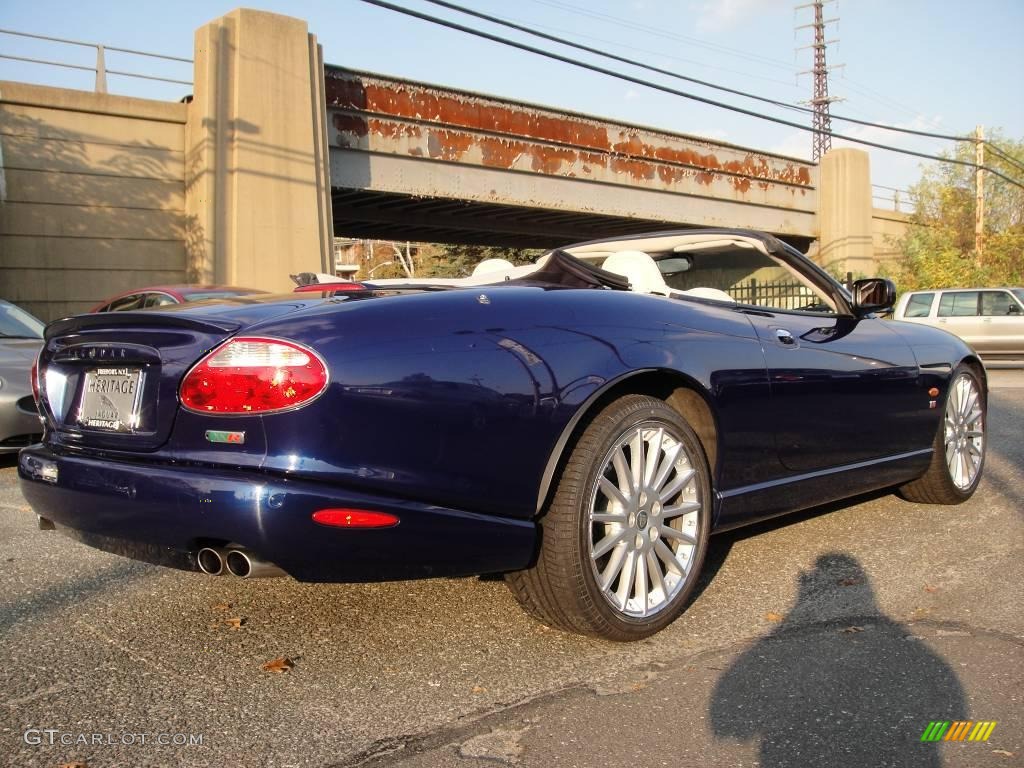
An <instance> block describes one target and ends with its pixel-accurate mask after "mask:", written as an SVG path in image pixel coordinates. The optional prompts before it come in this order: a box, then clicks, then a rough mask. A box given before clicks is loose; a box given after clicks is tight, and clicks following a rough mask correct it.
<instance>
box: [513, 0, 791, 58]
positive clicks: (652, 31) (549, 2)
mask: <svg viewBox="0 0 1024 768" xmlns="http://www.w3.org/2000/svg"><path fill="white" fill-rule="evenodd" d="M533 2H535V3H537V4H538V5H546V6H548V7H549V8H556V9H558V10H562V11H569V12H570V13H574V14H576V15H577V16H585V17H588V18H591V19H596V20H598V21H604V22H607V23H611V24H614V25H615V26H616V27H619V28H621V27H626V28H628V29H632V30H635V31H637V32H644V33H646V34H649V35H654V36H656V37H661V38H665V39H666V40H676V41H679V42H685V43H690V44H691V45H696V46H699V47H701V48H707V49H708V50H712V51H718V52H721V53H725V54H728V55H730V56H735V57H737V58H741V59H746V60H747V61H751V62H753V63H755V64H760V65H762V66H764V65H768V66H772V67H778V68H779V69H783V70H785V71H786V72H792V69H793V68H792V65H791V64H789V63H787V62H785V61H781V60H779V59H772V58H769V57H767V56H761V55H760V54H757V53H751V52H750V51H742V50H740V49H738V48H730V47H728V46H726V45H720V44H718V43H709V42H707V41H706V40H701V39H700V38H697V37H687V36H686V35H680V34H677V33H673V32H667V31H666V30H664V29H659V28H658V27H652V26H650V25H647V24H641V23H639V22H637V21H634V20H632V19H624V18H622V17H621V16H613V15H612V14H608V13H602V12H601V11H595V10H593V9H590V8H582V7H580V6H578V5H573V4H572V3H566V2H559V0H533Z"/></svg>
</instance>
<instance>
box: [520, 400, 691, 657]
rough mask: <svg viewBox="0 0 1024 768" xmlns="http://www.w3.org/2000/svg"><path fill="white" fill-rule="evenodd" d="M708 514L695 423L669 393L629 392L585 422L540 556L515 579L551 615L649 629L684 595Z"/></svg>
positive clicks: (596, 625)
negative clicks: (667, 398)
mask: <svg viewBox="0 0 1024 768" xmlns="http://www.w3.org/2000/svg"><path fill="white" fill-rule="evenodd" d="M710 516H711V482H710V472H709V470H708V466H707V460H706V458H705V456H704V451H703V449H702V448H701V445H700V442H699V440H698V439H697V436H696V435H695V434H694V432H693V430H692V429H691V428H690V426H689V425H688V424H687V423H686V421H685V420H684V419H683V418H682V416H680V415H679V414H678V413H677V412H676V411H675V410H673V409H672V408H670V407H669V406H668V405H666V404H665V403H664V402H662V401H661V400H657V399H655V398H652V397H647V396H643V395H628V396H625V397H622V398H620V399H618V400H615V401H614V402H612V403H610V404H609V405H608V406H606V407H605V408H604V409H603V410H602V411H601V412H600V413H599V414H598V415H597V416H596V417H595V418H594V419H593V420H591V421H590V423H589V424H588V425H587V427H586V428H585V429H584V430H583V432H582V434H580V436H579V439H578V440H577V442H576V444H575V447H574V448H573V449H572V452H571V454H570V455H569V458H568V460H567V461H566V463H565V466H564V469H563V470H562V472H561V475H560V476H559V478H558V481H557V485H556V487H555V491H554V493H553V495H552V498H551V502H550V504H549V506H548V507H547V509H546V510H545V512H544V514H543V516H542V517H541V519H540V526H541V537H542V538H541V547H540V552H539V554H538V557H537V561H536V564H535V565H534V566H533V567H532V568H529V569H527V570H524V571H518V572H516V573H512V574H508V575H507V576H506V581H507V582H508V584H509V587H510V589H511V590H512V592H513V594H515V596H516V597H517V598H518V599H519V601H520V602H521V603H522V604H523V606H524V607H525V608H526V609H527V611H529V612H530V613H531V614H533V615H534V616H535V617H536V618H538V619H539V620H540V621H542V622H544V623H545V624H548V625H551V626H554V627H559V628H561V629H565V630H569V631H573V632H582V633H585V634H589V635H596V636H599V637H604V638H607V639H610V640H639V639H641V638H643V637H647V636H648V635H651V634H653V633H655V632H657V631H658V630H660V629H662V628H663V627H665V626H666V625H668V624H669V623H670V622H672V621H673V620H674V619H675V618H676V617H677V616H678V615H679V614H680V613H681V612H682V610H683V608H684V607H685V605H686V601H687V599H688V597H689V595H690V593H691V592H692V591H693V588H694V586H695V584H696V580H697V575H698V573H699V571H700V567H701V563H702V562H703V559H704V552H705V549H706V548H707V539H708V529H709V525H710Z"/></svg>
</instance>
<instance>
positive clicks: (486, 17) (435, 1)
mask: <svg viewBox="0 0 1024 768" xmlns="http://www.w3.org/2000/svg"><path fill="white" fill-rule="evenodd" d="M424 2H427V3H431V4H432V5H437V6H440V7H442V8H447V9H449V10H452V11H457V12H459V13H464V14H466V15H467V16H474V17H476V18H478V19H482V20H483V21H489V22H491V23H493V24H498V25H500V26H503V27H508V28H509V29H514V30H516V31H518V32H524V33H525V34H528V35H533V36H534V37H539V38H541V39H543V40H548V41H550V42H553V43H558V44H559V45H564V46H566V47H568V48H575V49H576V50H579V51H585V52H587V53H592V54H595V55H597V56H604V57H605V58H607V59H612V60H613V61H618V62H621V63H623V64H628V65H630V66H632V67H638V68H640V69H646V70H647V71H649V72H655V73H657V74H659V75H666V76H668V77H673V78H675V79H677V80H685V81H686V82H688V83H694V84H696V85H702V86H705V87H706V88H713V89H715V90H718V91H723V92H725V93H731V94H734V95H736V96H742V97H744V98H747V99H754V100H756V101H760V102H762V103H765V104H772V105H773V106H776V107H782V108H784V109H790V110H794V111H797V112H804V113H807V114H814V113H815V110H814V109H809V108H807V107H802V106H800V105H798V104H790V103H788V102H785V101H778V100H776V99H771V98H768V97H767V96H759V95H757V94H755V93H749V92H748V91H741V90H739V89H737V88H730V87H728V86H725V85H720V84H718V83H712V82H710V81H708V80H701V79H699V78H696V77H690V76H688V75H682V74H679V73H678V72H673V71H671V70H668V69H662V68H661V67H656V66H654V65H652V64H646V63H644V62H642V61H637V60H636V59H629V58H626V57H625V56H619V55H617V54H614V53H608V52H607V51H602V50H601V49H599V48H593V47H591V46H589V45H583V44H581V43H574V42H572V41H571V40H567V39H565V38H563V37H558V36H557V35H549V34H547V33H546V32H538V31H537V30H536V29H531V28H530V27H527V26H524V25H522V24H517V23H516V22H513V21H509V20H506V19H502V18H501V17H499V16H492V15H490V14H487V13H483V12H482V11H477V10H474V9H472V8H466V7H465V6H461V5H457V4H455V3H451V2H447V0H424ZM831 117H832V119H833V120H842V121H844V122H847V123H855V124H857V125H864V126H868V127H871V128H882V129H884V130H887V131H895V132H897V133H907V134H911V135H914V136H924V137H926V138H929V139H945V140H947V141H965V140H966V141H969V140H971V139H970V137H964V136H953V135H949V134H945V133H932V132H930V131H918V130H915V129H913V128H899V127H897V126H894V125H884V124H882V123H874V122H871V121H870V120H859V119H857V118H855V117H843V116H841V115H832V116H831ZM825 135H827V133H826V134H825Z"/></svg>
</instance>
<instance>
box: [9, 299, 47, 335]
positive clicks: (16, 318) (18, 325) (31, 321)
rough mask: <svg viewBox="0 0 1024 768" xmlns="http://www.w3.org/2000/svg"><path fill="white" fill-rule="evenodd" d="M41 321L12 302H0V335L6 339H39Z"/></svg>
mask: <svg viewBox="0 0 1024 768" xmlns="http://www.w3.org/2000/svg"><path fill="white" fill-rule="evenodd" d="M43 327H44V326H43V322H42V321H41V320H37V319H36V318H34V317H32V315H30V314H29V313H28V312H26V311H25V310H23V309H19V308H18V307H16V306H14V305H13V304H6V303H0V336H3V337H5V338H8V339H41V338H43Z"/></svg>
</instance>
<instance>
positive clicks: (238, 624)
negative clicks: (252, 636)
mask: <svg viewBox="0 0 1024 768" xmlns="http://www.w3.org/2000/svg"><path fill="white" fill-rule="evenodd" d="M224 623H225V624H227V625H228V626H229V627H231V628H232V629H241V628H242V625H243V624H245V619H243V618H242V617H241V616H236V617H235V618H233V619H224Z"/></svg>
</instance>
